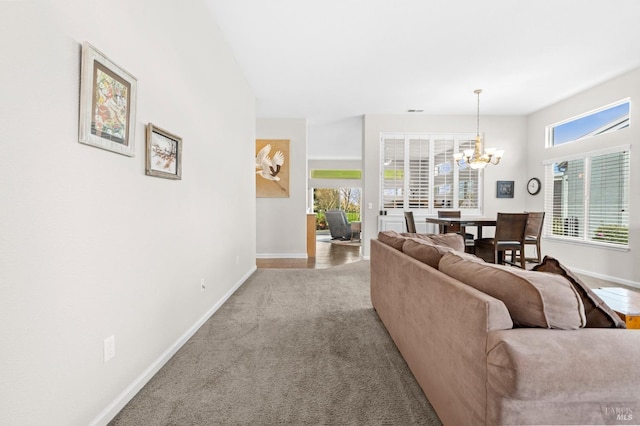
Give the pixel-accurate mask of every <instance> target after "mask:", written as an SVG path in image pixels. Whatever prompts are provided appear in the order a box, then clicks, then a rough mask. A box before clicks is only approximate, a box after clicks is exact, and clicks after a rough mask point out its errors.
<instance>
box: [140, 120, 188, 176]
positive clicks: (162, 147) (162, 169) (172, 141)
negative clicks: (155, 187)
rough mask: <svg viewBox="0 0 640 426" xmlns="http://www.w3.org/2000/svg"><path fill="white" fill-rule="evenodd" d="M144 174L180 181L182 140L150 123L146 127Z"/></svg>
mask: <svg viewBox="0 0 640 426" xmlns="http://www.w3.org/2000/svg"><path fill="white" fill-rule="evenodd" d="M146 174H147V175H148V176H155V177H161V178H165V179H182V138H181V137H180V136H176V135H174V134H173V133H169V132H167V131H166V130H162V129H160V128H159V127H157V126H154V125H153V124H151V123H149V124H148V125H147V166H146Z"/></svg>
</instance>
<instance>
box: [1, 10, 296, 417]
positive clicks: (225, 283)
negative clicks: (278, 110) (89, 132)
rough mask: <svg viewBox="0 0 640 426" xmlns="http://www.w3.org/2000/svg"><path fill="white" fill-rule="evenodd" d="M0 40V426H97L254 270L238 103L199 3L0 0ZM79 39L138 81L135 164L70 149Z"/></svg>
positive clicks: (248, 117) (250, 148)
mask: <svg viewBox="0 0 640 426" xmlns="http://www.w3.org/2000/svg"><path fill="white" fill-rule="evenodd" d="M0 39H1V40H2V43H0V57H1V58H2V59H0V61H2V66H1V67H0V81H1V82H2V83H1V85H2V96H1V98H0V117H2V125H1V126H0V140H1V141H2V154H1V155H0V182H2V184H1V185H0V200H2V207H1V208H0V235H1V237H0V340H1V341H2V351H0V377H2V379H1V380H2V386H0V401H1V402H0V408H1V409H0V424H5V425H8V424H11V425H22V424H33V425H37V424H47V425H86V424H89V423H91V422H92V421H96V422H97V423H104V422H106V421H107V420H109V418H110V416H112V415H113V414H115V412H117V410H118V408H119V407H120V406H121V405H122V404H124V403H125V402H126V401H127V399H128V398H129V397H131V396H132V395H133V394H134V393H135V390H137V388H138V387H139V386H141V385H142V384H143V383H144V380H145V379H148V378H149V377H150V376H151V374H153V372H154V371H155V370H156V369H157V368H159V366H160V365H161V364H162V362H163V361H166V359H167V358H168V357H169V356H170V354H171V353H172V351H174V350H175V349H176V348H177V346H179V345H180V343H181V342H183V341H184V340H185V339H186V338H187V337H188V336H189V335H190V333H192V332H193V331H195V327H197V325H198V324H199V323H200V321H202V320H203V319H205V318H206V317H207V315H209V314H211V312H213V310H215V308H216V306H217V304H218V303H220V302H221V301H222V300H223V299H224V298H225V297H226V296H227V295H228V294H229V292H230V291H232V290H233V289H234V288H235V287H236V286H237V285H239V284H241V283H242V282H243V281H244V279H246V277H247V276H248V274H250V273H251V272H252V271H253V270H254V268H255V252H256V246H255V222H256V220H255V178H254V175H253V167H252V163H253V157H254V149H255V142H254V141H255V113H254V111H255V100H254V96H253V94H252V92H251V90H250V88H249V87H248V84H247V83H246V81H245V79H244V77H243V75H242V73H241V71H240V69H239V67H238V66H237V64H236V62H235V60H234V58H233V57H232V55H231V53H230V51H229V49H228V48H227V46H226V45H225V43H224V41H223V37H222V35H221V34H220V32H219V30H218V27H217V24H216V23H215V22H214V20H213V19H212V18H211V16H210V13H209V11H208V10H207V9H206V7H205V6H204V4H203V2H202V1H192V2H189V5H188V7H187V6H185V4H184V3H180V2H175V1H168V0H164V1H158V0H137V1H135V2H130V1H128V0H113V1H110V2H109V3H108V7H105V5H104V4H102V3H98V2H95V1H86V0H67V1H64V2H60V1H56V0H29V1H26V0H25V1H15V2H0ZM85 40H87V41H89V42H90V43H92V44H93V45H94V46H96V47H97V48H98V49H100V50H101V51H103V52H104V53H105V54H106V55H107V56H108V57H109V58H110V59H112V60H113V61H114V62H115V63H117V64H118V65H120V66H122V67H123V68H125V69H126V70H127V71H129V72H130V73H131V74H133V75H134V76H136V77H137V79H138V89H139V90H138V108H137V121H136V123H135V125H134V131H135V138H136V146H135V157H134V158H130V157H126V156H122V155H118V154H115V153H112V152H108V151H104V150H100V149H97V148H94V147H90V146H87V145H82V144H79V143H78V103H79V87H80V81H79V75H80V46H81V43H82V42H83V41H85ZM148 122H152V123H154V124H156V125H158V126H160V127H162V128H165V129H167V130H169V131H171V132H174V133H176V134H178V135H180V136H182V137H183V139H184V148H183V155H184V157H183V179H182V180H181V181H171V180H166V179H159V178H153V177H147V176H145V174H144V169H145V161H144V159H145V151H144V146H145V143H144V126H145V124H146V123H148ZM301 210H302V212H304V210H303V209H301ZM201 278H204V279H205V282H206V285H207V290H206V291H205V292H201V291H200V280H201ZM111 335H114V336H115V342H116V356H115V358H114V359H112V360H111V361H110V362H108V363H104V362H103V341H104V339H105V338H106V337H108V336H111Z"/></svg>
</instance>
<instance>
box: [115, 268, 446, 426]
mask: <svg viewBox="0 0 640 426" xmlns="http://www.w3.org/2000/svg"><path fill="white" fill-rule="evenodd" d="M110 424H112V425H273V424H287V425H289V424H290V425H440V424H441V423H440V421H439V419H438V417H437V416H436V414H435V412H434V411H433V409H432V408H431V406H430V404H429V402H428V401H427V400H426V398H425V396H424V394H423V393H422V390H421V389H420V387H419V386H418V384H417V383H416V382H415V380H414V378H413V376H412V375H411V372H410V371H409V369H408V368H407V365H406V364H405V362H404V360H403V359H402V357H401V356H400V354H399V353H398V351H397V349H396V347H395V346H394V344H393V342H392V341H391V338H390V337H389V335H388V334H387V332H386V330H385V329H384V326H383V325H382V323H381V322H380V320H379V319H378V317H377V315H376V313H375V311H373V309H372V308H371V302H370V299H369V262H368V261H360V262H355V263H350V264H347V265H342V266H338V267H335V268H330V269H259V270H257V271H256V272H255V273H254V274H253V275H252V276H251V277H250V278H249V280H247V282H246V283H245V284H244V285H243V286H242V287H241V288H240V289H239V290H238V291H237V292H236V293H235V294H234V295H233V296H232V297H231V298H230V299H229V300H228V301H227V302H226V303H225V304H224V305H223V306H222V307H221V308H220V309H219V310H218V311H217V312H216V313H215V314H214V315H213V316H212V317H211V318H210V319H209V321H208V322H207V323H205V325H204V326H202V328H201V329H200V330H199V331H198V332H197V333H196V334H195V335H194V336H193V338H191V339H190V340H189V341H188V342H187V343H186V344H185V346H184V347H183V348H182V349H181V350H180V351H178V353H177V354H176V355H175V356H174V357H173V358H172V359H171V360H170V361H169V362H168V363H167V364H166V365H165V366H164V367H163V368H162V369H161V370H160V371H159V372H158V374H156V376H155V377H154V378H153V379H152V380H151V381H150V382H149V383H148V384H147V385H146V386H145V387H144V388H143V389H142V390H141V391H140V392H139V394H138V395H136V397H135V398H134V399H133V400H131V402H130V403H129V404H128V405H127V406H126V407H125V408H124V409H123V410H122V411H121V412H120V413H119V414H118V415H117V416H116V418H115V419H114V420H113V421H112V422H111V423H110Z"/></svg>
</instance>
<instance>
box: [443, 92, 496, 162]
mask: <svg viewBox="0 0 640 426" xmlns="http://www.w3.org/2000/svg"><path fill="white" fill-rule="evenodd" d="M473 93H475V94H476V95H478V117H477V132H476V142H475V147H474V149H465V150H464V151H463V152H458V153H456V154H453V159H454V160H456V163H457V164H458V166H460V163H461V161H462V160H463V159H464V163H466V164H468V165H469V167H471V168H472V169H484V168H485V167H486V165H487V164H494V165H495V164H498V163H499V162H500V159H501V158H502V155H503V154H504V151H503V150H496V149H495V148H487V149H485V150H484V152H482V138H481V137H480V93H482V89H476V90H474V91H473Z"/></svg>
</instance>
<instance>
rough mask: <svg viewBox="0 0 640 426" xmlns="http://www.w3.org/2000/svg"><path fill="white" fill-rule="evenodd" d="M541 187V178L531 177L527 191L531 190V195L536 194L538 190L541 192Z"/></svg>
mask: <svg viewBox="0 0 640 426" xmlns="http://www.w3.org/2000/svg"><path fill="white" fill-rule="evenodd" d="M541 187H542V184H541V183H540V179H538V178H531V179H529V182H527V191H529V194H531V195H536V194H537V193H538V192H540V188H541Z"/></svg>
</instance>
